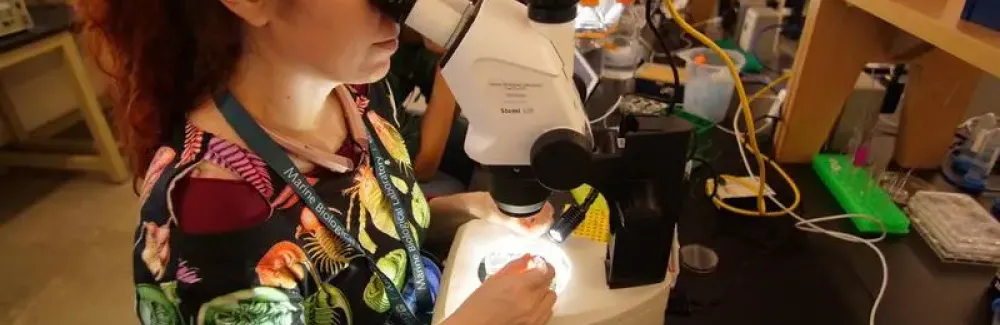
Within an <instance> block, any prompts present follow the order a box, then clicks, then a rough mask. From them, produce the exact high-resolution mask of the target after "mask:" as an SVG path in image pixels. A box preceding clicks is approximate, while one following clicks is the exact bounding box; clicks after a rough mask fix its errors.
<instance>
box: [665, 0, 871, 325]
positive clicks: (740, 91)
mask: <svg viewBox="0 0 1000 325" xmlns="http://www.w3.org/2000/svg"><path fill="white" fill-rule="evenodd" d="M663 1H664V4H665V6H666V8H667V9H668V10H669V11H670V14H671V16H672V17H674V21H675V22H677V24H678V25H680V26H681V28H683V29H684V30H685V31H687V32H688V33H690V34H691V35H692V36H694V37H695V38H696V39H698V41H700V42H701V43H702V44H704V45H705V46H707V47H709V48H710V49H712V51H714V52H715V53H718V54H719V56H720V57H721V58H722V60H723V61H724V62H725V63H726V66H727V68H728V70H729V74H730V75H731V76H732V77H733V80H740V76H739V70H738V69H737V68H736V65H735V64H734V63H733V62H732V59H730V58H729V57H728V56H727V55H725V51H723V50H722V49H721V48H719V46H717V45H715V43H713V42H712V40H711V39H709V38H708V37H707V36H705V35H704V34H702V33H700V32H698V31H697V30H695V29H694V28H693V27H691V26H690V25H688V23H687V22H686V21H684V18H683V17H682V16H681V15H680V14H679V13H678V12H677V8H675V7H674V4H673V0H663ZM735 84H736V90H737V95H738V96H739V97H740V106H739V107H738V108H737V110H738V111H739V112H742V113H743V117H744V120H745V122H746V123H747V129H749V130H754V118H753V114H752V112H751V111H750V100H749V98H747V95H746V89H744V87H743V84H742V83H741V82H736V83H735ZM739 112H738V113H739ZM739 120H740V119H738V118H734V119H733V130H734V131H737V132H735V133H736V135H735V138H736V142H737V143H738V146H737V147H738V148H739V149H740V150H739V152H740V158H741V159H742V160H743V166H744V167H745V168H746V171H747V173H748V174H749V175H750V177H751V178H754V173H753V170H752V169H751V168H750V162H749V160H748V159H747V156H746V152H745V151H744V150H743V147H744V144H743V137H742V134H741V133H739ZM747 135H748V138H749V140H750V141H749V143H747V148H746V149H748V150H749V151H751V153H753V154H754V156H755V157H756V158H757V165H758V168H759V172H760V176H759V180H758V184H757V198H758V211H757V212H758V213H760V214H763V213H766V210H765V209H766V207H765V206H764V204H763V201H764V198H765V197H766V198H767V199H769V200H770V201H771V202H773V203H774V204H775V205H777V206H778V207H780V208H782V209H783V211H787V213H788V215H790V216H792V217H793V218H795V219H796V220H798V222H796V223H795V227H796V228H797V229H799V230H802V231H806V232H812V233H818V234H823V235H827V236H830V237H832V238H836V239H840V240H843V241H845V242H849V243H860V244H864V245H865V246H868V247H869V248H871V250H872V251H874V252H875V255H876V257H878V259H879V262H880V263H881V266H882V282H881V285H880V286H879V290H878V294H877V295H876V296H875V300H874V301H873V302H872V308H871V313H870V314H869V317H868V323H869V324H870V325H875V316H876V313H877V312H878V307H879V305H880V304H881V302H882V298H883V297H884V296H885V289H886V286H887V285H888V281H889V266H888V264H887V263H886V259H885V254H883V253H882V251H881V250H879V249H878V247H877V246H875V243H877V242H879V241H881V240H882V239H884V238H885V237H886V235H887V233H888V231H887V230H886V228H885V224H884V223H882V221H881V220H880V219H877V218H875V217H872V216H869V215H862V214H842V215H834V216H827V217H820V218H814V219H811V220H806V219H805V218H803V217H801V216H799V215H798V214H797V213H795V211H794V210H795V207H796V205H797V203H798V202H796V204H793V205H792V207H791V208H789V207H786V206H785V205H784V204H783V203H781V201H779V200H778V199H777V197H775V196H774V195H773V194H769V193H767V192H765V191H764V189H765V186H766V182H765V178H764V176H765V174H764V173H765V169H766V166H765V165H764V155H763V154H762V153H761V152H760V149H759V148H760V147H759V146H758V145H757V138H756V133H755V132H750V133H749V134H747ZM768 161H769V162H771V164H772V166H773V167H774V168H775V169H776V170H777V171H779V174H782V176H784V177H785V178H786V181H788V184H789V185H790V187H791V188H792V190H793V192H794V193H795V194H796V197H799V196H800V193H799V190H798V187H797V186H796V185H795V182H794V181H792V180H791V178H790V177H788V176H787V174H785V173H784V171H783V170H782V169H781V167H780V166H778V165H777V163H774V162H773V161H771V160H770V159H768ZM743 186H744V187H747V188H748V189H751V190H752V189H754V186H753V184H746V183H743ZM796 201H798V200H796ZM750 215H753V214H750ZM854 218H864V219H870V220H872V221H873V222H875V223H876V224H878V225H879V227H880V228H881V229H882V234H881V236H879V237H878V238H875V239H864V238H861V237H858V236H855V235H852V234H848V233H843V232H838V231H832V230H826V229H823V228H821V227H819V226H818V225H817V224H819V223H822V222H829V221H834V220H843V219H854Z"/></svg>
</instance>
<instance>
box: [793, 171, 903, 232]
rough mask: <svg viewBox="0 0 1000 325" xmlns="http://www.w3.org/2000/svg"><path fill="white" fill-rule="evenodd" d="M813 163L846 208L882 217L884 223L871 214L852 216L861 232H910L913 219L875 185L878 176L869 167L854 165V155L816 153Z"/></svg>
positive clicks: (862, 213)
mask: <svg viewBox="0 0 1000 325" xmlns="http://www.w3.org/2000/svg"><path fill="white" fill-rule="evenodd" d="M812 166H813V170H815V171H816V174H817V175H819V178H820V180H821V181H823V184H825V185H826V188H827V189H829V190H830V193H831V194H833V197H834V198H836V199H837V203H840V206H841V207H842V208H843V209H844V211H846V212H847V213H852V214H859V215H868V216H872V217H874V218H877V219H879V220H881V221H882V225H879V224H878V223H876V222H873V221H872V220H870V219H868V218H852V219H851V222H852V223H853V224H854V227H855V228H857V230H858V231H859V232H860V233H863V234H869V235H880V234H882V233H883V229H884V230H885V232H888V233H890V234H896V235H905V234H908V233H910V220H909V219H908V218H906V215H905V214H904V213H903V211H902V210H900V209H899V207H898V206H896V203H894V202H893V200H892V198H891V197H889V195H888V194H886V192H885V191H883V190H882V189H881V188H879V187H878V186H872V184H874V183H875V182H876V180H873V179H872V178H871V177H870V175H869V174H868V171H867V170H863V169H862V170H859V169H858V168H856V167H854V163H853V161H852V159H851V157H848V156H846V155H836V154H821V155H816V157H815V158H813V161H812ZM883 226H884V227H885V228H883Z"/></svg>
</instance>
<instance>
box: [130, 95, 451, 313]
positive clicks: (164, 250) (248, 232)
mask: <svg viewBox="0 0 1000 325" xmlns="http://www.w3.org/2000/svg"><path fill="white" fill-rule="evenodd" d="M339 91H342V90H339ZM345 93H346V92H345ZM348 97H349V98H353V99H354V101H355V102H354V103H353V105H351V106H353V107H355V110H351V109H349V108H348V107H345V111H349V112H350V113H348V114H345V115H348V123H347V125H348V126H349V127H350V129H351V130H350V131H351V132H350V134H351V136H350V137H349V139H348V140H346V141H345V146H348V148H347V149H348V150H345V149H342V150H341V151H339V153H340V154H341V155H342V156H348V157H344V159H343V161H345V162H346V163H344V164H345V166H341V167H343V168H341V170H339V171H331V170H327V169H322V170H318V171H317V172H313V173H310V174H307V175H306V177H307V179H308V180H309V181H310V182H311V183H312V184H313V187H314V188H315V189H316V191H317V193H319V194H320V196H321V197H322V198H323V199H324V201H325V203H326V205H327V206H329V207H331V210H332V211H334V213H335V214H337V215H339V216H340V217H341V218H342V220H343V222H344V224H345V225H346V226H347V227H348V228H349V230H350V232H351V234H352V235H353V236H355V238H357V240H358V242H360V244H361V246H363V249H364V250H366V251H367V252H368V253H369V254H371V255H372V257H373V259H374V260H375V261H377V262H376V265H377V267H378V269H379V270H381V271H382V272H383V273H385V274H386V275H387V276H388V277H389V278H390V279H392V281H393V282H394V283H395V284H396V286H397V287H398V288H399V289H400V290H402V292H403V293H404V298H405V300H407V302H408V303H409V304H410V305H411V308H413V304H414V300H415V299H414V297H413V296H414V295H413V293H412V286H411V285H410V283H409V281H408V280H409V274H410V273H409V269H408V268H409V267H410V265H407V264H408V263H407V258H406V253H405V250H404V249H403V244H402V242H401V241H400V240H399V238H400V237H399V234H397V231H396V228H395V225H394V224H393V218H392V214H391V213H390V211H389V206H388V204H387V201H386V198H385V197H384V196H383V194H382V191H381V189H380V188H379V186H378V184H377V180H376V178H375V176H374V174H373V172H372V168H371V167H370V165H369V164H370V161H369V154H368V152H367V144H368V141H369V140H368V137H370V136H373V137H375V140H376V141H377V142H380V143H382V144H383V146H384V147H385V148H386V150H387V151H388V154H389V155H391V156H392V160H393V163H392V166H390V168H388V169H389V171H390V174H391V175H392V181H393V184H394V185H395V187H396V188H398V189H399V190H400V192H401V193H402V194H405V196H406V197H405V198H404V199H405V200H407V201H408V202H409V203H410V204H411V206H412V211H413V213H412V215H411V216H410V218H409V223H410V227H411V230H410V231H413V232H414V234H415V235H416V236H417V238H418V241H419V239H421V238H422V237H423V235H424V231H425V230H426V229H427V226H428V224H429V222H430V211H429V209H428V206H427V201H426V200H425V198H424V196H423V194H422V193H421V191H420V188H419V187H418V186H417V184H416V182H415V181H414V179H413V172H412V169H411V166H410V158H409V156H408V155H407V151H406V148H405V146H404V144H403V141H402V138H401V137H400V135H399V133H398V131H397V129H396V125H394V123H393V122H392V121H388V120H386V119H384V118H382V117H380V116H379V115H378V114H375V113H374V112H372V111H371V110H369V109H368V103H369V100H368V98H366V97H364V96H363V95H359V94H358V92H353V91H352V92H350V95H348ZM391 101H392V99H387V100H382V101H376V102H379V103H386V105H391V104H390V103H391ZM361 119H368V121H369V122H370V123H371V124H372V125H373V126H374V128H373V129H374V130H375V134H367V133H366V132H365V128H364V126H362V125H361ZM352 158H353V159H352ZM206 162H207V163H211V164H214V165H216V166H219V167H223V168H225V169H228V170H229V171H231V172H232V173H233V174H234V175H239V177H240V180H233V181H230V180H217V179H204V178H197V177H196V176H197V175H192V174H193V173H197V170H198V169H197V168H195V167H197V166H198V165H199V164H201V163H206ZM140 204H141V206H142V210H141V220H140V224H139V226H138V227H137V230H136V237H135V244H134V254H133V255H134V262H135V263H134V267H135V283H136V300H137V303H136V309H137V313H138V314H139V318H140V320H141V322H142V323H143V324H145V325H167V324H189V325H195V324H197V325H201V324H205V325H223V324H227V325H228V324H247V325H249V324H258V325H291V324H309V325H312V324H340V325H349V324H383V323H386V321H387V320H388V318H389V315H390V313H387V311H388V310H389V308H390V306H389V300H388V298H387V295H386V290H385V288H384V287H383V285H382V282H381V281H379V279H378V277H377V276H375V275H374V274H373V272H372V271H371V269H370V267H369V265H368V262H367V261H366V259H364V258H359V257H361V256H362V252H359V251H357V250H356V249H353V248H351V247H349V246H348V245H346V244H345V243H344V241H342V240H341V239H339V238H337V237H336V236H335V235H334V234H333V232H331V231H330V230H329V229H327V228H325V227H324V226H323V225H322V223H321V222H319V220H317V217H316V216H315V215H314V214H313V213H312V212H311V211H310V210H309V208H308V207H306V206H305V205H304V204H303V203H302V202H300V200H299V198H298V196H297V195H296V194H295V192H294V191H293V190H292V189H291V188H290V187H289V186H288V184H285V183H284V181H283V180H282V178H281V177H279V176H278V174H276V173H275V171H273V170H271V168H269V167H268V166H267V164H266V163H264V161H263V160H261V158H260V157H258V156H257V155H255V154H254V153H253V152H251V151H249V150H248V149H245V148H243V147H241V146H238V145H236V144H234V143H232V142H229V141H227V140H225V139H222V138H220V137H216V136H214V135H213V134H211V133H209V132H206V131H204V130H201V129H199V128H197V127H195V126H194V125H192V124H190V123H188V124H187V125H186V126H183V127H180V128H179V130H177V132H176V135H175V136H174V138H173V140H172V141H170V143H166V144H164V145H163V146H162V147H161V148H160V149H159V150H158V151H157V153H156V155H155V158H154V159H153V161H152V163H151V165H150V167H149V171H148V172H147V174H146V176H145V178H144V179H143V184H142V188H141V195H140ZM424 261H425V263H424V264H425V265H421V266H420V267H424V268H425V269H426V270H427V272H426V273H427V275H428V283H429V284H430V287H431V291H432V293H436V291H437V286H438V283H439V279H440V270H438V269H437V267H436V266H434V265H433V263H431V262H430V261H429V260H427V259H426V258H425V259H424Z"/></svg>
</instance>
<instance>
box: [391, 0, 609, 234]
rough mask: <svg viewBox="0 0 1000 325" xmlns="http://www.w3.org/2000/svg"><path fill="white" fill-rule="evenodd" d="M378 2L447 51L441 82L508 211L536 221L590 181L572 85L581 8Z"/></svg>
mask: <svg viewBox="0 0 1000 325" xmlns="http://www.w3.org/2000/svg"><path fill="white" fill-rule="evenodd" d="M373 1H375V4H376V6H377V7H379V8H381V9H382V11H383V12H386V13H387V14H388V15H389V16H390V17H393V18H396V20H397V21H402V22H405V24H406V25H408V26H409V27H411V28H413V29H414V30H416V31H417V32H419V33H421V34H422V35H423V36H424V37H425V38H427V39H428V40H430V41H431V42H433V43H436V44H439V45H442V47H444V48H445V49H446V51H445V54H444V55H443V56H442V58H441V60H440V65H441V74H442V75H443V76H444V78H445V79H446V80H448V84H449V87H450V88H451V90H452V92H453V93H454V94H455V99H456V101H457V102H458V103H459V104H460V105H461V106H462V113H463V115H465V117H466V118H467V119H468V120H469V131H468V135H467V136H466V142H465V151H466V152H467V153H468V154H469V157H471V158H472V159H473V160H475V161H477V162H479V163H480V164H482V165H483V166H484V167H485V169H486V170H487V172H488V173H489V174H490V176H491V177H490V196H491V197H492V198H493V200H494V201H495V202H496V203H497V206H498V207H499V208H500V210H501V211H503V212H504V213H506V214H508V215H511V216H518V217H522V216H531V215H534V214H535V213H537V212H538V211H539V210H540V209H541V207H542V206H543V203H544V202H545V200H546V199H547V198H548V197H549V195H550V194H551V192H552V191H553V190H555V191H568V190H571V189H573V188H576V187H577V186H579V185H580V184H582V183H583V182H584V180H585V177H586V175H587V174H588V168H589V166H590V163H589V162H590V160H591V147H592V145H591V139H590V138H589V136H588V134H589V131H588V121H587V117H586V115H585V114H584V110H583V105H582V103H581V100H580V97H579V94H578V92H577V88H576V86H575V84H574V82H573V70H574V67H573V62H574V55H575V49H574V22H573V18H574V17H575V16H576V10H577V7H576V1H574V0H537V1H533V2H531V3H530V4H529V5H528V6H527V7H526V6H525V5H524V4H521V3H519V2H516V1H513V0H484V1H479V2H476V3H469V2H466V1H463V0H455V1H450V0H419V1H388V0H385V1H381V0H373ZM525 17H528V18H529V19H525Z"/></svg>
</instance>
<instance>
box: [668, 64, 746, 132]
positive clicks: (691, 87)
mask: <svg viewBox="0 0 1000 325" xmlns="http://www.w3.org/2000/svg"><path fill="white" fill-rule="evenodd" d="M725 52H726V55H728V56H729V58H730V59H732V60H733V62H734V63H736V68H737V69H742V68H743V65H745V64H746V58H745V57H743V54H740V52H737V51H732V50H726V51H725ZM677 56H678V57H680V58H681V59H684V61H685V62H687V67H686V69H685V71H686V83H685V85H684V110H685V111H687V112H689V113H692V114H695V115H698V116H701V117H704V118H706V119H708V120H710V121H713V122H721V121H722V119H723V118H725V117H726V111H728V109H729V103H730V102H731V101H732V98H733V90H734V86H735V83H734V82H733V77H732V76H730V74H729V72H728V71H727V70H726V66H725V65H724V63H723V62H722V59H721V58H720V57H719V55H718V54H716V53H715V52H712V51H711V50H709V49H707V48H704V47H698V48H693V49H688V50H684V51H681V52H678V53H677Z"/></svg>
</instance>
